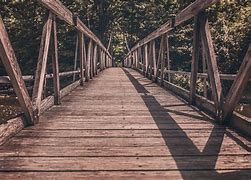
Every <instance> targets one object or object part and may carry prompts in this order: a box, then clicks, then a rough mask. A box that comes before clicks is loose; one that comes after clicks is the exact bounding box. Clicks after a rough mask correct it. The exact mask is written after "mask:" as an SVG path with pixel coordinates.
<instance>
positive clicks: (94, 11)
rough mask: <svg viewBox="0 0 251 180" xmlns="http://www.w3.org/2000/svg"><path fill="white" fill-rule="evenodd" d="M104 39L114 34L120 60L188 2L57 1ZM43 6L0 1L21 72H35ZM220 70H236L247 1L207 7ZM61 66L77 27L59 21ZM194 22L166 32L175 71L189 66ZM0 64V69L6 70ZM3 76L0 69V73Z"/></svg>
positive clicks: (245, 35)
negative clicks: (129, 49)
mask: <svg viewBox="0 0 251 180" xmlns="http://www.w3.org/2000/svg"><path fill="white" fill-rule="evenodd" d="M61 2H62V3H63V4H64V5H65V6H66V7H67V8H69V9H70V10H71V11H72V12H73V13H74V14H77V15H78V16H79V17H80V19H81V20H82V21H83V22H84V23H85V24H86V25H87V26H88V27H89V28H90V29H91V30H92V31H93V32H94V33H95V34H96V35H97V36H98V37H99V38H100V39H101V40H102V42H103V43H104V44H105V46H106V45H107V44H108V40H109V38H110V36H111V37H112V48H111V50H110V51H111V54H112V55H113V57H114V59H115V60H116V61H117V62H121V61H122V60H123V58H124V56H125V54H126V53H127V52H128V50H127V48H126V45H125V41H128V45H129V47H130V48H132V47H133V45H134V44H136V42H137V41H138V40H140V39H142V38H144V37H145V36H146V35H148V34H149V33H151V32H152V31H153V30H155V29H157V28H158V27H160V25H161V24H163V23H165V22H166V21H168V20H169V19H170V16H172V15H175V14H177V13H178V12H180V11H181V10H182V9H183V8H185V7H186V6H188V5H189V4H190V3H192V2H194V1H192V0H186V1H185V0H127V1H125V0H61ZM46 13H47V12H46V10H45V8H43V7H42V6H41V5H40V4H39V3H37V2H36V1H34V0H0V15H1V17H2V19H3V20H4V23H5V26H6V28H7V31H8V33H9V36H10V39H11V42H12V45H13V47H14V50H15V53H16V55H17V58H18V61H19V63H20V66H21V68H22V71H23V73H24V74H33V73H34V71H35V68H36V62H37V57H38V51H39V44H40V39H41V34H42V33H41V32H42V26H43V23H44V21H45V18H46ZM207 14H208V17H209V21H210V26H211V31H212V35H213V40H214V43H215V50H216V53H217V60H218V64H219V69H220V71H221V73H236V72H237V70H238V69H239V66H240V64H241V62H242V60H243V57H244V55H245V52H246V50H247V47H248V44H249V42H250V24H251V22H250V21H251V20H250V19H251V18H250V17H251V16H250V15H251V3H250V1H248V0H222V1H221V2H220V3H218V4H216V5H214V6H212V7H210V8H208V9H207ZM58 26H59V27H58V30H59V34H58V36H59V55H60V61H61V62H64V64H63V65H62V67H61V68H64V69H67V68H69V67H70V66H69V65H72V64H73V59H74V49H75V44H76V30H74V28H73V27H70V26H67V25H66V24H64V23H63V22H59V23H58ZM192 34H193V20H190V21H189V22H186V23H184V24H182V25H181V26H179V27H178V28H176V29H175V30H173V31H172V32H171V33H170V34H169V37H170V45H171V60H172V62H171V63H172V68H173V69H174V70H177V69H179V70H186V71H189V70H190V62H191V51H192ZM2 68H3V67H2V66H1V69H0V72H1V73H2V72H4V70H3V69H2ZM2 74H3V73H2Z"/></svg>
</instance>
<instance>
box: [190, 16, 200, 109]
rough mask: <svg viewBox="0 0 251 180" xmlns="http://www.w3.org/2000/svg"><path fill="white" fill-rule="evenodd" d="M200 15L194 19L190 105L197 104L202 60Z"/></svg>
mask: <svg viewBox="0 0 251 180" xmlns="http://www.w3.org/2000/svg"><path fill="white" fill-rule="evenodd" d="M199 17H200V15H197V16H195V18H194V29H193V52H192V64H191V77H190V94H189V96H190V97H189V103H190V104H192V105H194V104H195V100H196V99H195V95H196V87H197V85H196V82H197V73H198V68H199V67H198V65H199V58H200V22H199V19H198V18H199Z"/></svg>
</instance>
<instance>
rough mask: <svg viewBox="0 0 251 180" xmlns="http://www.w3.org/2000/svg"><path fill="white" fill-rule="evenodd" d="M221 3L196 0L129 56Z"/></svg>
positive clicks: (141, 42)
mask: <svg viewBox="0 0 251 180" xmlns="http://www.w3.org/2000/svg"><path fill="white" fill-rule="evenodd" d="M217 2H220V0H196V1H195V2H194V3H192V4H190V5H189V6H187V7H186V8H185V9H183V10H182V11H181V12H180V13H179V14H178V15H177V16H176V17H174V18H173V19H171V20H169V21H167V22H166V23H165V24H163V25H162V26H161V27H160V28H158V29H157V30H155V31H153V32H152V33H151V34H149V35H148V36H146V37H145V38H144V39H142V40H140V41H139V42H138V43H137V44H136V45H135V46H134V47H133V48H132V49H131V51H130V52H129V53H128V54H127V56H128V55H129V54H130V53H131V52H133V51H135V50H136V49H137V48H139V47H141V46H143V45H145V44H147V43H148V42H150V41H152V40H154V39H156V38H158V37H160V36H161V35H163V34H166V33H168V32H169V31H171V30H172V29H173V28H174V27H176V26H178V25H180V24H181V23H183V22H185V21H187V20H189V19H191V18H192V17H194V16H196V15H197V14H198V13H199V12H201V11H203V10H204V9H206V8H208V7H209V6H211V5H213V4H215V3H217Z"/></svg>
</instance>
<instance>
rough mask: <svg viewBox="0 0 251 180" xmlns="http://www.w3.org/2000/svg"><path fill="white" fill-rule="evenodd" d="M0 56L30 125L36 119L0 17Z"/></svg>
mask: <svg viewBox="0 0 251 180" xmlns="http://www.w3.org/2000/svg"><path fill="white" fill-rule="evenodd" d="M0 58H1V60H2V63H3V65H4V67H5V70H6V72H7V73H8V75H9V77H10V81H11V84H12V86H13V88H14V90H15V93H16V95H17V97H18V101H19V103H20V106H21V108H22V110H23V112H24V114H25V117H26V122H27V124H29V125H32V124H33V123H34V121H35V119H36V116H33V106H32V102H31V99H30V97H29V94H28V91H27V88H26V86H25V83H24V80H23V78H22V72H21V70H20V67H19V65H18V62H17V59H16V56H15V53H14V50H13V48H12V46H11V42H10V40H9V37H8V34H7V31H6V29H5V26H4V24H3V21H2V18H1V17H0Z"/></svg>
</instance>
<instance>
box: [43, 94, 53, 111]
mask: <svg viewBox="0 0 251 180" xmlns="http://www.w3.org/2000/svg"><path fill="white" fill-rule="evenodd" d="M54 98H55V96H48V97H47V98H45V99H43V100H42V102H41V109H40V112H41V113H44V112H45V111H46V110H48V109H49V108H51V107H52V106H53V105H54V104H55V103H54V102H55V100H54Z"/></svg>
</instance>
